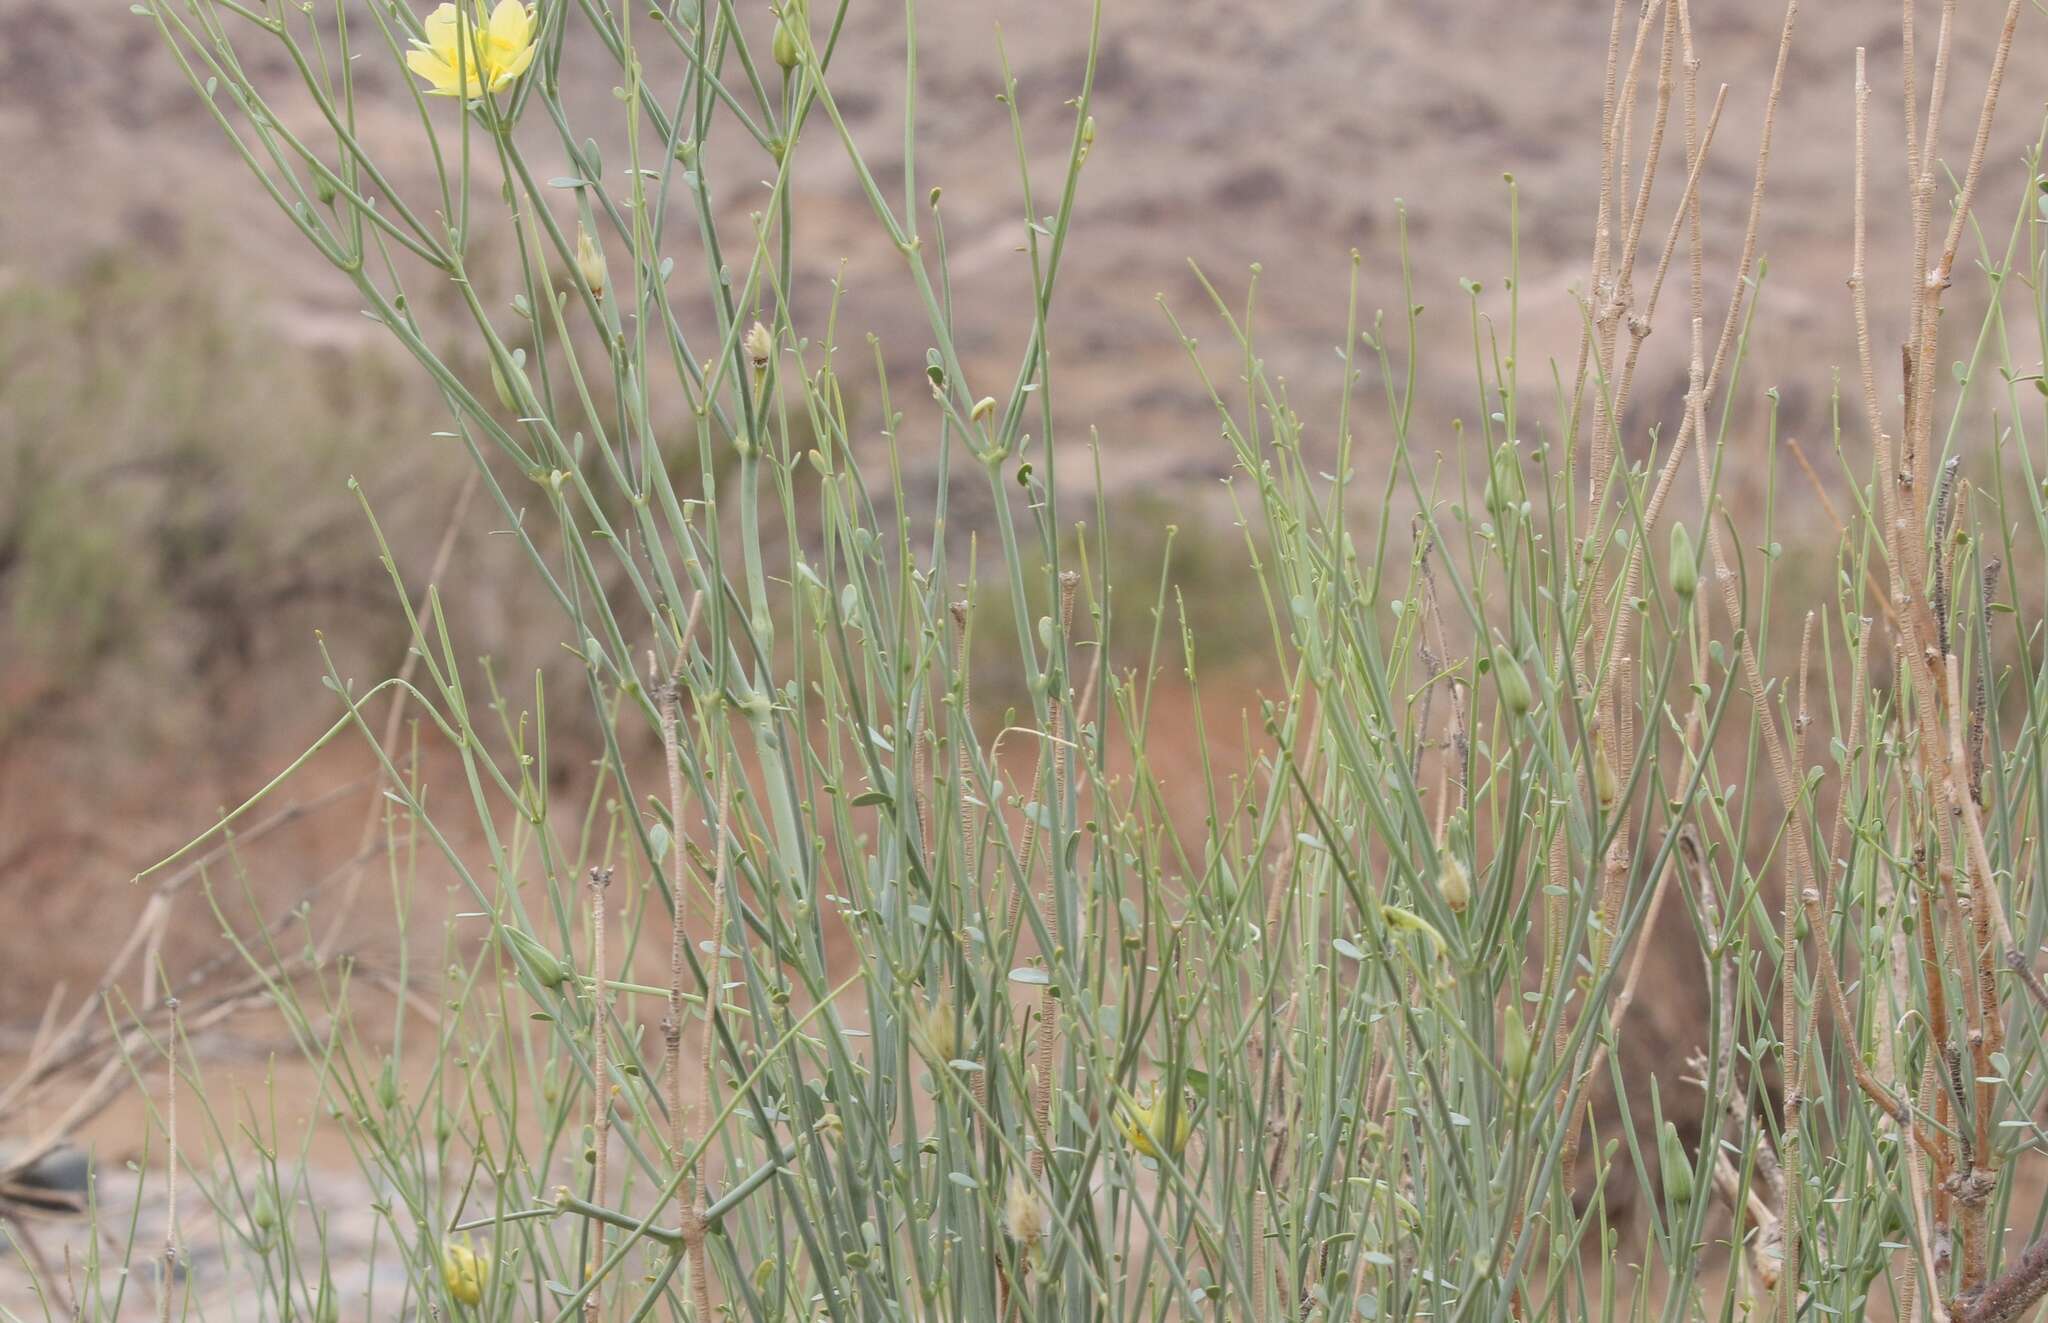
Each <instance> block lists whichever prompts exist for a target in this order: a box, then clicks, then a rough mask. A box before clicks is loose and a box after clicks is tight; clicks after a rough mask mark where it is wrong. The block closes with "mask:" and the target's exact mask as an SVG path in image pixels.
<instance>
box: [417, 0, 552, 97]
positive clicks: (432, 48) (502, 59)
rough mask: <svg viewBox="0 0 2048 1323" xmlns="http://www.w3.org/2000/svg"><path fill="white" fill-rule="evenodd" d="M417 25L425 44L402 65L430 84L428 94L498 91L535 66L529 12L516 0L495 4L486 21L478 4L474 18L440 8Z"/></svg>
mask: <svg viewBox="0 0 2048 1323" xmlns="http://www.w3.org/2000/svg"><path fill="white" fill-rule="evenodd" d="M421 27H422V28H424V29H425V31H426V40H425V41H415V42H414V43H413V44H412V45H413V48H412V49H411V50H409V51H407V52H406V53H405V67H406V68H408V69H410V70H412V71H413V72H414V73H416V74H418V75H419V76H420V77H422V78H424V79H426V80H427V81H428V82H430V83H432V84H433V87H432V88H431V89H429V92H428V95H430V96H460V97H463V98H465V99H474V98H476V97H480V96H482V95H484V94H485V93H486V92H502V91H503V90H505V89H506V88H507V87H510V86H511V85H512V80H513V79H515V78H517V77H518V76H519V75H521V74H523V73H525V72H526V69H527V66H528V65H530V64H532V63H533V49H534V48H533V42H534V37H535V36H536V35H537V34H536V33H535V32H534V25H533V10H532V9H531V8H530V7H529V6H527V5H523V4H521V3H520V2H519V0H498V7H497V8H496V9H493V10H492V11H491V12H490V15H489V16H488V17H486V16H485V14H484V4H483V0H477V6H476V17H475V18H474V19H472V18H470V17H469V16H468V15H467V14H465V13H463V12H462V11H461V10H459V9H457V8H456V7H455V6H454V5H442V6H441V7H440V8H439V9H436V10H435V11H434V12H433V13H431V14H429V15H427V17H426V21H425V22H424V23H422V24H421Z"/></svg>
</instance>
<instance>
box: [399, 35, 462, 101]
mask: <svg viewBox="0 0 2048 1323" xmlns="http://www.w3.org/2000/svg"><path fill="white" fill-rule="evenodd" d="M405 67H406V68H408V69H410V70H412V71H413V72H414V73H416V74H418V75H419V76H420V77H422V78H424V79H426V80H427V81H428V82H429V83H432V84H433V87H432V89H430V94H431V95H433V96H454V95H455V70H454V69H452V68H450V67H449V64H448V61H447V60H445V59H443V58H442V56H441V53H440V52H439V51H432V50H428V49H426V48H425V47H423V46H422V47H417V48H415V49H413V50H409V51H407V52H406V53H405Z"/></svg>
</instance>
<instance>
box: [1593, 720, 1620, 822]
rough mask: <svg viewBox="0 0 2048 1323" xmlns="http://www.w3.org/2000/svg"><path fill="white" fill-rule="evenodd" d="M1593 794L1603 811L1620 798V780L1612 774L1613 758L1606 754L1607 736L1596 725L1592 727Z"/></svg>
mask: <svg viewBox="0 0 2048 1323" xmlns="http://www.w3.org/2000/svg"><path fill="white" fill-rule="evenodd" d="M1593 794H1594V795H1595V796H1596V797H1597V798H1598V799H1599V801H1600V807H1601V809H1602V810H1603V811H1605V810H1607V809H1611V808H1613V807H1614V802H1615V801H1616V800H1618V799H1620V798H1621V781H1620V780H1619V779H1618V778H1617V777H1616V776H1615V775H1614V760H1613V759H1612V758H1609V757H1608V756H1607V736H1606V734H1605V732H1603V731H1602V730H1601V729H1600V728H1599V727H1598V726H1595V727H1594V728H1593Z"/></svg>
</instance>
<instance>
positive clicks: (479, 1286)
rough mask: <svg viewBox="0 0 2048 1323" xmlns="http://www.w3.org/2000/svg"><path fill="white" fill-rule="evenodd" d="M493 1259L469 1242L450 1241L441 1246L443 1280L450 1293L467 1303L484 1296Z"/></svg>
mask: <svg viewBox="0 0 2048 1323" xmlns="http://www.w3.org/2000/svg"><path fill="white" fill-rule="evenodd" d="M490 1276H491V1261H490V1259H489V1258H487V1257H485V1256H483V1255H480V1254H478V1253H476V1252H475V1251H474V1250H472V1249H470V1247H469V1246H468V1244H466V1243H465V1244H461V1245H458V1244H456V1243H455V1242H454V1241H452V1240H451V1241H448V1242H446V1243H445V1244H443V1245H442V1246H441V1280H442V1282H444V1283H446V1285H447V1287H448V1294H449V1295H452V1296H454V1297H455V1298H456V1299H457V1300H459V1301H461V1302H462V1303H463V1304H465V1305H473V1304H475V1303H476V1302H477V1301H479V1300H481V1299H483V1298H484V1283H485V1282H487V1281H489V1280H490Z"/></svg>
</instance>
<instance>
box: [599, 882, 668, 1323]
mask: <svg viewBox="0 0 2048 1323" xmlns="http://www.w3.org/2000/svg"><path fill="white" fill-rule="evenodd" d="M671 848H677V849H679V848H681V847H680V844H678V845H676V846H674V847H671ZM611 880H612V874H611V870H610V869H609V868H593V869H591V870H590V930H591V938H590V971H591V979H590V997H591V1009H590V1076H591V1102H590V1129H591V1134H592V1136H593V1139H592V1149H591V1159H590V1202H591V1203H593V1204H597V1205H599V1206H602V1205H603V1204H604V1167H605V1161H604V1159H605V1146H606V1144H607V1143H608V1142H609V1140H610V1138H611V1119H612V1107H611V1103H612V1088H611V1083H612V1081H611V1066H610V1064H609V1063H608V1062H607V1060H606V1055H607V1048H608V1047H609V1040H610V1038H611V997H610V995H609V994H608V993H607V991H606V989H607V988H609V987H610V986H611V984H610V983H609V981H608V980H607V979H606V977H605V963H604V889H605V888H606V887H608V886H610V885H611ZM590 1230H591V1232H592V1233H593V1236H592V1239H593V1243H592V1245H591V1250H590V1268H589V1272H590V1275H591V1276H592V1277H596V1276H597V1274H598V1272H599V1270H600V1269H601V1268H602V1267H603V1264H604V1240H605V1224H604V1223H603V1222H601V1221H599V1220H598V1219H597V1218H594V1217H593V1218H591V1219H590ZM600 1294H601V1292H600V1290H599V1288H598V1287H597V1286H595V1285H592V1287H591V1289H590V1296H589V1298H588V1299H586V1300H585V1301H584V1303H583V1317H584V1319H585V1320H587V1323H597V1320H598V1317H599V1315H600V1312H601V1310H602V1305H601V1304H600V1303H599V1299H598V1297H599V1295H600Z"/></svg>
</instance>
